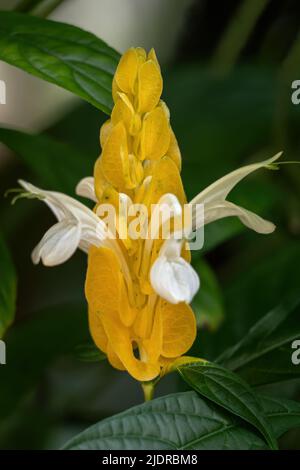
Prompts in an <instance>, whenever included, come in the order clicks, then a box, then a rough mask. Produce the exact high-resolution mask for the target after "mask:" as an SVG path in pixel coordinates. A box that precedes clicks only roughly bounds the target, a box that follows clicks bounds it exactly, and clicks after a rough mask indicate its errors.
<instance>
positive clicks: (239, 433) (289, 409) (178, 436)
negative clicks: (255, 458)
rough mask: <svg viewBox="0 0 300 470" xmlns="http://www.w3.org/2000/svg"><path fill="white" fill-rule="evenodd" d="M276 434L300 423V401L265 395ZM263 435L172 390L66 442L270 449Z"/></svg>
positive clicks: (72, 445)
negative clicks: (282, 399)
mask: <svg viewBox="0 0 300 470" xmlns="http://www.w3.org/2000/svg"><path fill="white" fill-rule="evenodd" d="M260 403H261V405H262V406H263V407H264V411H265V413H266V416H267V417H268V420H270V423H271V425H272V428H273V430H274V434H275V435H276V437H280V435H281V434H283V433H284V432H285V431H287V430H288V429H290V428H292V427H295V426H299V425H300V417H299V408H300V405H299V404H298V403H294V402H289V401H287V400H284V401H278V400H275V399H273V398H271V399H269V398H268V397H262V398H261V399H260ZM265 448H266V444H265V442H264V440H263V439H262V438H260V436H259V435H257V434H256V432H254V431H253V430H251V429H250V428H249V427H248V426H247V424H246V423H244V424H243V423H242V422H241V421H240V420H239V419H238V418H236V417H235V416H233V415H232V414H230V413H228V412H226V411H225V410H222V409H221V408H220V407H218V406H216V405H215V404H213V403H212V402H210V401H204V400H203V399H202V398H200V397H199V395H198V394H196V393H195V392H184V393H176V394H173V395H168V396H165V397H162V398H158V399H156V400H152V401H150V402H148V403H144V404H142V405H139V406H135V407H133V408H131V409H129V410H127V411H125V412H123V413H120V414H117V415H115V416H112V417H110V418H108V419H105V420H103V421H100V422H99V423H97V424H95V425H94V426H92V427H90V428H88V429H86V430H85V431H83V432H82V433H80V434H79V435H78V436H76V437H74V438H73V439H71V441H70V442H68V443H67V445H66V446H65V449H68V450H73V449H82V450H90V449H93V450H107V449H112V450H130V449H134V450H137V449H143V450H144V449H147V450H163V449H176V450H189V449H193V450H196V449H197V450H198V449H199V450H200V449H203V450H208V449H215V450H230V449H239V450H242V449H244V450H250V449H251V450H253V449H265Z"/></svg>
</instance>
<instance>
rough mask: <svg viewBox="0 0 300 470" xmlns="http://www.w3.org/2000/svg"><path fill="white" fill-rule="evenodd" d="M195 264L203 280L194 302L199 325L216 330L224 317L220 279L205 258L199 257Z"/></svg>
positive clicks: (193, 305) (193, 306)
mask: <svg viewBox="0 0 300 470" xmlns="http://www.w3.org/2000/svg"><path fill="white" fill-rule="evenodd" d="M193 265H194V268H195V270H196V271H197V272H198V274H199V277H200V282H201V286H200V290H199V291H198V292H197V294H196V296H195V297H194V300H193V303H192V308H193V310H194V312H195V315H196V319H197V325H198V326H199V327H202V326H204V327H208V328H209V329H211V330H216V329H217V328H218V327H219V326H220V324H221V323H222V320H223V317H224V310H223V299H222V293H221V289H220V286H219V283H218V280H217V278H216V276H215V274H214V272H213V270H212V269H211V268H210V266H209V265H208V264H207V263H206V262H205V261H204V260H202V259H198V260H197V261H196V262H195V263H193Z"/></svg>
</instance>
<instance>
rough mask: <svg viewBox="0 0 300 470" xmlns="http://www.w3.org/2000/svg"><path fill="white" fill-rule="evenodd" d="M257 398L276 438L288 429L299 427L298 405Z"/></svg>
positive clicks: (299, 407) (271, 398) (288, 401)
mask: <svg viewBox="0 0 300 470" xmlns="http://www.w3.org/2000/svg"><path fill="white" fill-rule="evenodd" d="M258 397H259V400H260V403H261V406H262V408H263V409H264V412H265V414H266V416H267V417H268V420H269V421H270V423H271V425H272V428H273V430H274V434H275V436H276V437H277V438H278V437H280V436H282V434H284V433H285V432H286V431H289V429H293V428H299V427H300V403H298V402H296V401H292V400H287V399H285V398H274V397H269V396H266V395H258Z"/></svg>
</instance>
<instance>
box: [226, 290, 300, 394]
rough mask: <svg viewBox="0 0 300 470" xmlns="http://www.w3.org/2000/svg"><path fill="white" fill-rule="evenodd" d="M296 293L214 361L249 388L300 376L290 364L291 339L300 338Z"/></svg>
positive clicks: (299, 297) (299, 305) (299, 301)
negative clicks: (232, 371) (233, 372)
mask: <svg viewBox="0 0 300 470" xmlns="http://www.w3.org/2000/svg"><path fill="white" fill-rule="evenodd" d="M299 314H300V292H299V291H297V292H296V293H295V294H294V295H292V296H291V297H289V298H288V299H286V301H285V302H282V304H281V305H279V306H278V307H277V308H275V309H273V310H271V311H270V312H269V313H268V314H267V315H265V316H264V317H263V318H262V319H261V320H259V321H258V322H257V323H256V324H255V325H254V326H253V327H252V328H251V329H250V330H249V332H248V334H247V335H246V336H244V337H243V339H242V340H241V341H239V342H238V343H237V344H236V345H235V346H233V347H231V348H229V349H228V350H226V351H225V352H224V353H223V354H222V355H221V356H220V357H219V359H218V361H219V362H220V363H222V364H223V365H225V366H226V367H228V368H230V369H231V370H234V371H237V372H238V373H239V374H240V375H241V376H243V377H244V378H245V379H246V380H247V381H249V383H251V384H253V385H261V384H268V383H272V382H278V381H280V380H287V379H292V378H296V377H300V368H299V366H297V365H294V364H293V363H292V353H293V349H292V347H291V345H292V342H293V340H295V339H298V338H299V337H300V323H299Z"/></svg>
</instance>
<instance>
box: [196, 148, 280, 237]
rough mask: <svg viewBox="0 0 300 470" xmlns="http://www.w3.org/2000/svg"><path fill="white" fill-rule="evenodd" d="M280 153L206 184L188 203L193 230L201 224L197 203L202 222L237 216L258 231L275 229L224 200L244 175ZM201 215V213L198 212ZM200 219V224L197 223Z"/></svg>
mask: <svg viewBox="0 0 300 470" xmlns="http://www.w3.org/2000/svg"><path fill="white" fill-rule="evenodd" d="M281 155H282V152H281V153H278V154H277V155H275V156H274V157H272V158H269V159H268V160H265V161H263V162H260V163H254V164H252V165H247V166H244V167H242V168H239V169H238V170H236V171H233V172H232V173H229V174H228V175H226V176H223V178H221V179H219V180H217V181H215V183H213V184H211V185H210V186H208V188H206V189H204V191H202V192H201V193H199V194H198V196H196V197H195V198H194V199H192V201H191V202H190V205H192V206H193V209H194V213H193V227H194V230H198V229H199V228H200V226H201V225H202V224H203V219H202V217H199V219H197V216H196V214H197V212H198V211H199V210H201V211H202V207H200V206H199V209H198V210H197V205H202V206H204V224H208V223H211V222H213V221H215V220H218V219H221V218H223V217H229V216H237V217H239V219H240V220H241V222H242V223H244V224H245V225H246V226H247V227H249V228H251V229H253V230H255V231H256V232H258V233H271V232H273V230H274V229H275V225H274V224H272V223H271V222H268V221H266V220H264V219H262V218H261V217H259V216H258V215H256V214H254V213H253V212H250V211H248V210H246V209H243V208H242V207H240V206H237V205H235V204H233V203H231V202H229V201H226V200H225V199H226V197H227V196H228V194H229V193H230V191H231V190H232V189H233V188H234V186H235V185H236V184H237V183H239V182H240V181H241V180H242V179H243V178H245V176H247V175H249V174H250V173H252V172H253V171H255V170H258V169H259V168H263V167H267V166H268V165H270V164H272V163H273V162H274V161H275V160H278V158H279V157H280V156H281ZM200 215H201V214H200ZM198 220H199V221H200V223H201V225H199V222H198Z"/></svg>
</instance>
